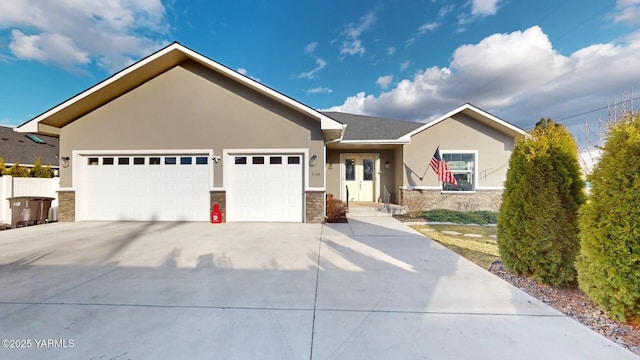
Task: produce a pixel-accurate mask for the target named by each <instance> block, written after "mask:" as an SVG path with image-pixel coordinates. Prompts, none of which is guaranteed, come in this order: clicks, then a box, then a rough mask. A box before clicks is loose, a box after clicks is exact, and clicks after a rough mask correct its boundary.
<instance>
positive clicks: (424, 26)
mask: <svg viewBox="0 0 640 360" xmlns="http://www.w3.org/2000/svg"><path fill="white" fill-rule="evenodd" d="M439 26H440V23H439V22H437V21H432V22H428V23H424V24H422V25H420V27H419V28H418V35H424V33H426V32H427V31H433V30H435V29H437V28H438V27H439Z"/></svg>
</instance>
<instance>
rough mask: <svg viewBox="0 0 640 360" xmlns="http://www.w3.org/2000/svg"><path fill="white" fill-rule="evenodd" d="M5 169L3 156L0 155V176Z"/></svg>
mask: <svg viewBox="0 0 640 360" xmlns="http://www.w3.org/2000/svg"><path fill="white" fill-rule="evenodd" d="M6 170H7V165H6V164H5V163H4V158H1V157H0V176H2V175H4V172H5V171H6Z"/></svg>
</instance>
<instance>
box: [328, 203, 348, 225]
mask: <svg viewBox="0 0 640 360" xmlns="http://www.w3.org/2000/svg"><path fill="white" fill-rule="evenodd" d="M346 212H347V207H346V206H345V204H344V203H343V202H342V201H340V200H338V199H333V198H329V199H327V222H328V223H344V222H347V215H346Z"/></svg>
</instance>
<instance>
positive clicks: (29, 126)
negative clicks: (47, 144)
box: [13, 120, 38, 133]
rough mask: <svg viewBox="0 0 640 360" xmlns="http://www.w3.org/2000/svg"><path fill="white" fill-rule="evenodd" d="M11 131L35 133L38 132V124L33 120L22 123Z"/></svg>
mask: <svg viewBox="0 0 640 360" xmlns="http://www.w3.org/2000/svg"><path fill="white" fill-rule="evenodd" d="M13 131H15V132H19V133H37V132H38V122H34V121H33V120H31V121H29V122H27V123H24V124H22V125H20V126H18V127H15V128H13Z"/></svg>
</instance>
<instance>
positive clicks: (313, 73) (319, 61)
mask: <svg viewBox="0 0 640 360" xmlns="http://www.w3.org/2000/svg"><path fill="white" fill-rule="evenodd" d="M316 64H317V65H318V66H316V68H315V69H313V70H311V71H307V72H303V73H300V74H298V79H313V78H314V77H315V76H316V73H317V72H318V71H320V70H322V69H324V68H325V67H326V66H327V62H326V61H324V60H323V59H321V58H316Z"/></svg>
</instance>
